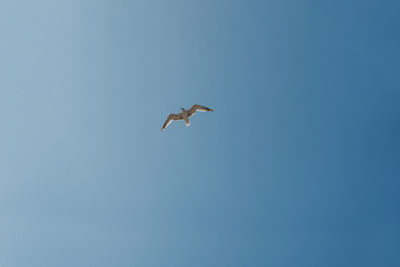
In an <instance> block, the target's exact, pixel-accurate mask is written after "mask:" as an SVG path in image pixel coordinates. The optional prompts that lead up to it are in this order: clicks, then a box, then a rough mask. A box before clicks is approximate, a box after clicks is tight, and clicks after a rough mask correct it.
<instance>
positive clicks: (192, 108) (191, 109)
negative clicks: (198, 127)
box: [188, 105, 214, 117]
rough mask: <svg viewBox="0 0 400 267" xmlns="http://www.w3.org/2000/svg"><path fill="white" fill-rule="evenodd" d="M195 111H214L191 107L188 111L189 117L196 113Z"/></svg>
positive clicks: (201, 107) (196, 106) (198, 106)
mask: <svg viewBox="0 0 400 267" xmlns="http://www.w3.org/2000/svg"><path fill="white" fill-rule="evenodd" d="M196 111H214V110H212V109H211V108H208V107H205V106H200V105H193V106H192V107H191V108H190V109H189V110H188V112H189V117H190V116H192V115H193V114H195V113H196Z"/></svg>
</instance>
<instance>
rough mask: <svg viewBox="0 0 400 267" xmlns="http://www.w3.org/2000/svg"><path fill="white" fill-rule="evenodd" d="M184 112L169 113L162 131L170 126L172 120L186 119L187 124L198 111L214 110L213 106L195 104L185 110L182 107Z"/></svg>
mask: <svg viewBox="0 0 400 267" xmlns="http://www.w3.org/2000/svg"><path fill="white" fill-rule="evenodd" d="M181 110H182V112H181V113H178V114H169V116H168V118H167V120H166V121H165V123H164V125H163V127H162V128H161V132H162V131H164V130H165V128H167V127H168V125H170V124H171V122H172V121H180V120H184V121H185V123H186V126H189V125H190V121H189V118H190V117H191V116H193V115H194V114H195V113H196V111H214V110H212V109H211V108H207V107H204V106H200V105H193V106H192V107H191V108H190V109H188V110H185V109H184V108H181Z"/></svg>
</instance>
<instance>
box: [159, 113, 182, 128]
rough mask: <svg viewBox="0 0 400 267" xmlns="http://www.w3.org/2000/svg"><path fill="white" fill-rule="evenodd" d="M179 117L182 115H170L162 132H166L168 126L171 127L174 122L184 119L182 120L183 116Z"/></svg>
mask: <svg viewBox="0 0 400 267" xmlns="http://www.w3.org/2000/svg"><path fill="white" fill-rule="evenodd" d="M179 115H180V114H169V116H168V118H167V120H166V121H165V122H164V125H163V127H162V128H161V131H164V130H165V128H167V127H168V125H170V124H171V122H172V121H175V120H181V119H182V118H181V116H179Z"/></svg>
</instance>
